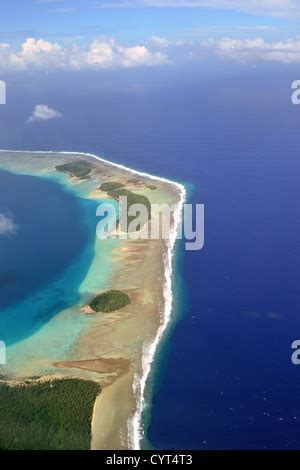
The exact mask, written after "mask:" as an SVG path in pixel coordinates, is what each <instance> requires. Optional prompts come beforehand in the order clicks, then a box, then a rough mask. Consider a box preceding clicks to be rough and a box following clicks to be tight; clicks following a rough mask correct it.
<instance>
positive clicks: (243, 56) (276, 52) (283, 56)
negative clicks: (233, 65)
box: [203, 36, 300, 64]
mask: <svg viewBox="0 0 300 470" xmlns="http://www.w3.org/2000/svg"><path fill="white" fill-rule="evenodd" d="M203 46H206V47H210V48H213V49H214V50H215V51H216V52H217V53H218V54H219V55H221V56H223V57H225V58H229V59H233V60H238V61H241V62H257V61H267V62H281V63H284V64H298V63H300V36H295V37H293V38H289V39H285V40H282V41H274V42H268V41H266V40H265V39H262V38H256V39H231V38H222V39H220V40H210V41H207V42H205V43H203Z"/></svg>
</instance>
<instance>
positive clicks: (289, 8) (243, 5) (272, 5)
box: [99, 0, 300, 17]
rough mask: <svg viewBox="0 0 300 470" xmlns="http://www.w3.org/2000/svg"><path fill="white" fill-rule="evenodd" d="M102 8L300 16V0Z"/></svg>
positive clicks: (155, 1)
mask: <svg viewBox="0 0 300 470" xmlns="http://www.w3.org/2000/svg"><path fill="white" fill-rule="evenodd" d="M99 7H100V8H134V7H143V8H151V7H152V8H155V7H156V8H213V9H226V10H235V11H241V12H245V13H250V14H254V15H270V16H279V17H289V16H290V17H294V16H295V15H296V16H300V0H120V1H115V2H114V1H108V0H103V1H102V2H99Z"/></svg>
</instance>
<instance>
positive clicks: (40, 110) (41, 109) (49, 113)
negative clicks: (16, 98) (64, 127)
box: [27, 104, 62, 123]
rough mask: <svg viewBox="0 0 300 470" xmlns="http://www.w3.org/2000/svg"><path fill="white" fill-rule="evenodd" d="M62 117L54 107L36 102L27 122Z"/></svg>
mask: <svg viewBox="0 0 300 470" xmlns="http://www.w3.org/2000/svg"><path fill="white" fill-rule="evenodd" d="M59 118H62V114H61V113H59V112H58V111H56V110H55V109H52V108H49V107H48V106H46V105H45V104H37V105H36V107H35V108H34V110H33V111H32V114H31V116H30V117H29V118H28V119H27V122H28V123H31V122H39V121H49V120H51V119H59Z"/></svg>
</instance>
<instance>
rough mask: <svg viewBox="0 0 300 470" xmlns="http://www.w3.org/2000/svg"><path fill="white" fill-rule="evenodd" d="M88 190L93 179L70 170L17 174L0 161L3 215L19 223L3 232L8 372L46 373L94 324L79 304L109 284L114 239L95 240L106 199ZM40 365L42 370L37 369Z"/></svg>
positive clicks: (1, 293) (0, 309)
mask: <svg viewBox="0 0 300 470" xmlns="http://www.w3.org/2000/svg"><path fill="white" fill-rule="evenodd" d="M88 193H89V183H88V182H83V183H82V184H73V183H70V180H69V177H68V176H67V175H63V174H59V173H57V172H52V173H49V174H48V173H44V174H42V175H41V176H33V175H32V174H18V173H15V172H8V171H4V170H2V169H1V165H0V214H5V217H6V218H8V219H10V220H12V221H13V223H14V224H15V226H16V230H15V231H14V232H13V233H7V234H2V235H0V339H1V340H3V341H5V343H6V345H7V367H6V371H8V373H12V374H17V375H27V374H28V373H29V374H30V373H32V374H33V373H35V372H37V373H41V372H46V370H48V368H51V367H50V363H51V361H55V360H62V359H65V355H66V353H67V352H68V350H70V348H71V347H72V345H73V344H74V342H75V341H76V339H77V338H78V337H79V335H80V334H81V333H82V332H83V331H84V329H86V328H88V327H89V326H90V325H91V322H92V319H91V317H89V316H85V315H83V314H82V311H81V310H80V307H82V306H83V305H85V303H86V302H87V299H88V298H89V296H90V295H91V294H92V293H94V292H96V291H98V290H100V289H104V288H105V287H106V285H107V282H108V279H109V277H110V275H112V273H111V272H110V271H109V269H112V268H111V263H110V262H109V260H110V258H111V252H112V250H113V249H114V247H115V245H116V243H117V242H116V241H114V240H108V241H105V242H103V241H100V240H98V239H97V238H96V224H97V219H96V208H97V206H98V205H99V203H101V201H95V200H92V199H90V198H88V197H87V195H88ZM45 361H46V362H45ZM37 362H40V365H41V367H38V368H37V369H36V368H35V367H34V368H32V364H31V363H37ZM42 364H44V365H42Z"/></svg>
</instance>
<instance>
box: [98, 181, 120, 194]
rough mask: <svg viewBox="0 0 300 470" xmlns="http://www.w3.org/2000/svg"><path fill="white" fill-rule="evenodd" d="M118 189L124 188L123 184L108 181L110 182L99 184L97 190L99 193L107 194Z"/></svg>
mask: <svg viewBox="0 0 300 470" xmlns="http://www.w3.org/2000/svg"><path fill="white" fill-rule="evenodd" d="M120 188H124V184H122V183H118V182H116V181H110V182H107V183H103V184H101V186H100V188H99V189H100V190H101V191H106V192H107V191H114V190H115V189H120Z"/></svg>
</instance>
